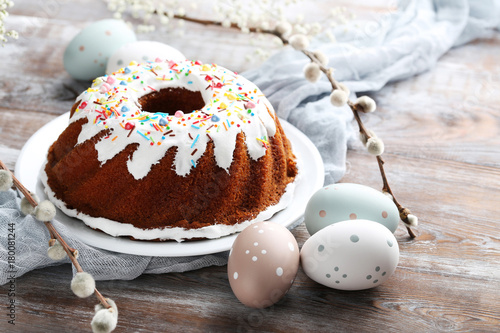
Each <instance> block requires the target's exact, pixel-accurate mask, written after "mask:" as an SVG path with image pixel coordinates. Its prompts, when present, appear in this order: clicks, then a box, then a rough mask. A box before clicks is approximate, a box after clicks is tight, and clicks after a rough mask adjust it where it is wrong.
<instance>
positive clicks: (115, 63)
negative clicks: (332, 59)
mask: <svg viewBox="0 0 500 333" xmlns="http://www.w3.org/2000/svg"><path fill="white" fill-rule="evenodd" d="M156 60H158V61H168V60H173V61H175V62H179V61H183V60H186V57H185V56H184V55H183V54H182V53H181V52H180V51H179V50H177V49H175V48H173V47H172V46H169V45H167V44H163V43H160V42H155V41H138V42H133V43H128V44H125V45H123V46H122V47H120V48H119V49H118V50H116V51H115V52H114V53H113V54H112V55H111V57H109V60H108V64H107V67H106V74H111V73H113V72H116V71H117V70H119V69H120V68H122V67H125V66H127V65H128V64H129V63H130V62H132V61H135V62H137V63H139V64H143V63H146V62H148V61H156Z"/></svg>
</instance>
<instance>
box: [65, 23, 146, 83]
mask: <svg viewBox="0 0 500 333" xmlns="http://www.w3.org/2000/svg"><path fill="white" fill-rule="evenodd" d="M134 41H136V37H135V33H134V32H133V31H132V30H131V29H130V28H129V27H128V26H127V25H126V24H125V22H123V21H120V20H114V19H107V20H102V21H97V22H94V23H92V24H91V25H89V26H87V27H86V28H84V29H83V30H82V31H81V32H80V33H79V34H78V35H76V36H75V37H74V38H73V39H72V40H71V42H70V43H69V45H68V46H67V47H66V50H65V51H64V59H63V61H64V68H65V69H66V71H67V72H68V73H69V75H71V76H72V77H73V78H75V79H77V80H82V81H89V80H93V79H95V78H96V77H99V76H103V75H104V74H105V70H106V65H107V62H108V59H109V57H111V55H112V54H113V53H114V52H115V51H116V50H117V49H119V48H120V47H121V46H122V45H125V44H127V43H130V42H134Z"/></svg>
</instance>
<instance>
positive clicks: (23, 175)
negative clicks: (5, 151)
mask: <svg viewBox="0 0 500 333" xmlns="http://www.w3.org/2000/svg"><path fill="white" fill-rule="evenodd" d="M68 121H69V112H68V113H66V114H64V115H62V116H60V117H57V118H56V119H54V120H52V121H51V122H49V123H48V124H46V125H45V126H43V127H42V128H40V129H39V130H38V131H37V132H36V133H35V134H33V136H32V137H31V138H30V139H29V140H28V142H26V145H24V147H23V149H22V150H21V154H20V155H19V158H18V160H17V163H16V170H15V173H16V177H17V178H18V179H19V180H20V181H21V182H22V183H23V184H24V186H26V188H28V189H30V190H32V189H35V192H36V194H37V195H38V196H39V197H40V199H41V200H44V199H46V198H47V196H46V195H45V193H44V191H43V185H42V183H41V181H40V180H39V179H38V178H39V176H38V175H39V171H40V169H41V167H42V166H43V165H44V163H45V159H46V155H47V151H48V149H49V147H50V145H51V144H52V143H53V142H54V141H55V140H56V139H57V138H58V137H59V134H60V133H61V132H62V131H63V130H64V129H65V128H66V127H67V125H68ZM280 122H281V125H282V126H283V129H284V131H285V133H286V135H287V137H288V139H289V140H290V142H291V143H292V147H293V152H294V154H295V155H296V156H297V160H298V161H299V170H300V177H299V179H298V183H297V186H296V188H295V192H294V196H293V199H292V202H291V203H290V205H289V206H288V207H287V208H286V209H284V210H282V211H280V212H278V213H277V214H275V215H274V216H273V217H272V218H271V219H269V221H273V222H275V223H279V224H281V225H284V226H286V227H288V226H291V225H294V224H296V223H297V222H299V221H300V220H301V219H302V217H303V214H304V211H305V208H306V205H307V202H308V201H309V198H310V197H311V196H312V195H313V194H314V192H316V191H317V190H318V189H319V188H321V187H322V186H323V179H324V167H323V161H322V159H321V156H320V154H319V152H318V150H317V149H316V147H315V146H314V144H313V143H312V142H311V141H310V140H309V138H308V137H307V136H305V135H304V134H303V133H302V132H301V131H299V130H298V129H297V128H295V127H294V126H293V125H291V124H290V123H288V122H286V121H285V120H280ZM56 219H57V220H58V221H59V222H61V223H62V224H64V225H65V226H66V227H67V228H68V229H69V230H70V232H71V233H72V234H74V235H75V236H76V237H77V238H78V239H80V240H81V241H82V242H84V243H86V244H88V245H91V246H95V247H99V248H102V249H105V250H109V251H114V252H120V253H128V254H136V255H146V256H163V257H184V256H194V255H203V254H210V253H217V252H221V251H227V250H229V249H230V248H231V246H232V245H233V242H234V240H235V239H236V236H237V235H236V234H235V235H229V236H226V237H222V238H219V239H211V240H201V241H192V242H183V243H177V242H175V241H171V242H145V241H133V240H131V239H129V238H124V237H112V236H109V235H107V234H105V233H103V232H100V231H96V230H93V229H91V228H89V227H87V226H85V225H84V223H83V222H81V221H80V220H78V219H75V218H72V217H69V216H67V215H65V214H64V213H62V212H61V211H60V210H59V209H58V210H57V215H56Z"/></svg>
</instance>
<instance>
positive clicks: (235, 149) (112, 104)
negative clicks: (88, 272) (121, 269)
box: [41, 59, 298, 241]
mask: <svg viewBox="0 0 500 333" xmlns="http://www.w3.org/2000/svg"><path fill="white" fill-rule="evenodd" d="M297 172H298V170H297V166H296V161H295V156H294V155H293V153H292V150H291V146H290V143H289V141H288V139H287V138H286V136H285V134H284V132H283V129H282V127H281V125H280V122H279V120H278V117H277V116H276V115H275V113H274V110H273V108H272V106H271V104H270V103H269V101H268V100H267V99H266V98H265V97H264V95H263V94H262V92H261V91H260V90H259V89H258V88H257V87H256V86H255V85H254V84H253V83H251V82H249V81H248V80H246V79H245V78H243V77H242V76H240V75H238V74H236V73H234V72H232V71H230V70H227V69H225V68H223V67H220V66H217V65H215V64H203V63H201V62H199V61H196V62H193V61H182V62H174V61H163V62H162V61H161V60H160V59H156V61H155V62H148V63H146V64H137V63H135V62H132V63H130V64H129V66H128V67H125V68H122V69H120V70H119V71H118V72H115V73H113V74H112V75H109V76H104V77H100V78H97V79H95V80H94V82H93V84H92V86H91V87H90V88H89V89H87V90H86V91H84V92H83V93H82V94H81V95H80V96H79V97H78V98H77V100H76V103H75V104H74V105H73V107H72V109H71V112H70V123H69V126H68V127H67V128H66V129H65V130H64V131H63V132H62V134H61V135H60V136H59V138H58V139H57V140H56V141H55V142H54V143H53V144H52V146H51V147H50V149H49V151H48V155H47V162H46V165H45V167H44V168H43V170H42V172H41V179H42V182H43V184H44V186H45V191H46V193H47V195H48V196H49V199H50V200H52V201H53V202H54V203H55V204H56V206H58V207H59V208H60V209H61V210H62V211H63V212H64V213H66V214H67V215H70V216H74V217H77V218H78V219H81V220H82V221H83V222H85V224H87V225H88V226H90V227H92V228H94V229H99V230H101V231H103V232H105V233H107V234H110V235H112V236H128V237H130V238H132V239H140V240H177V241H182V240H185V239H200V238H218V237H221V236H225V235H228V234H231V233H235V232H238V231H241V230H242V229H244V228H245V227H246V226H248V225H249V224H251V223H252V222H253V221H256V220H262V219H266V218H269V217H270V216H272V214H274V213H275V212H277V211H279V210H281V209H283V208H285V207H286V205H287V204H288V203H289V201H290V199H291V196H292V193H293V187H294V179H295V178H296V176H297Z"/></svg>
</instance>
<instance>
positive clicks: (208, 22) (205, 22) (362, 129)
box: [154, 11, 416, 238]
mask: <svg viewBox="0 0 500 333" xmlns="http://www.w3.org/2000/svg"><path fill="white" fill-rule="evenodd" d="M154 14H160V13H158V12H157V11H154ZM173 18H176V19H182V20H184V21H188V22H192V23H197V24H202V25H211V26H219V27H222V22H217V21H212V20H202V19H196V18H192V17H189V16H180V15H174V16H173ZM227 28H229V29H234V30H240V28H239V27H238V25H237V24H236V23H231V24H230V25H229V26H228V27H227ZM249 32H253V33H263V34H269V35H274V36H276V37H278V38H279V39H280V40H281V41H282V42H283V44H284V45H287V44H289V41H288V39H287V38H285V36H283V34H281V33H279V32H278V31H276V30H269V29H261V28H255V27H251V28H249ZM301 52H302V53H303V54H305V55H306V56H307V57H308V58H309V59H310V60H311V61H313V62H315V63H316V64H318V66H319V68H320V69H321V71H322V72H323V73H325V75H326V77H327V78H328V80H329V81H330V84H331V85H332V88H333V89H334V90H335V89H339V88H340V87H339V84H338V82H337V81H336V80H335V78H334V77H333V69H332V68H327V67H325V66H323V65H322V64H321V62H320V61H319V60H318V59H317V58H316V57H315V56H314V54H313V52H311V51H308V50H302V51H301ZM347 105H348V106H349V107H350V109H351V111H352V113H353V115H354V119H355V120H356V123H357V124H358V127H359V131H360V132H361V133H362V134H363V135H365V137H366V138H367V139H369V138H371V135H370V134H369V132H368V130H367V129H366V127H365V125H364V124H363V121H362V120H361V118H360V116H359V111H358V110H357V109H356V105H355V104H354V103H353V102H352V101H351V100H348V101H347ZM376 158H377V163H378V167H379V170H380V175H381V177H382V182H383V187H382V191H384V192H387V193H389V194H390V195H391V196H392V200H393V202H394V204H395V205H396V207H397V208H398V211H399V214H400V217H401V219H402V220H404V219H406V216H407V215H408V212H409V210H408V209H406V208H405V207H403V206H402V205H401V204H400V203H399V201H398V200H397V199H396V197H395V195H394V193H393V192H392V189H391V187H390V186H389V182H388V180H387V175H386V173H385V168H384V163H385V162H384V160H383V159H382V157H381V156H377V157H376ZM405 226H406V230H407V231H408V234H409V235H410V237H411V238H415V237H416V235H415V233H414V232H413V230H412V229H411V228H410V227H409V226H407V225H405Z"/></svg>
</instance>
